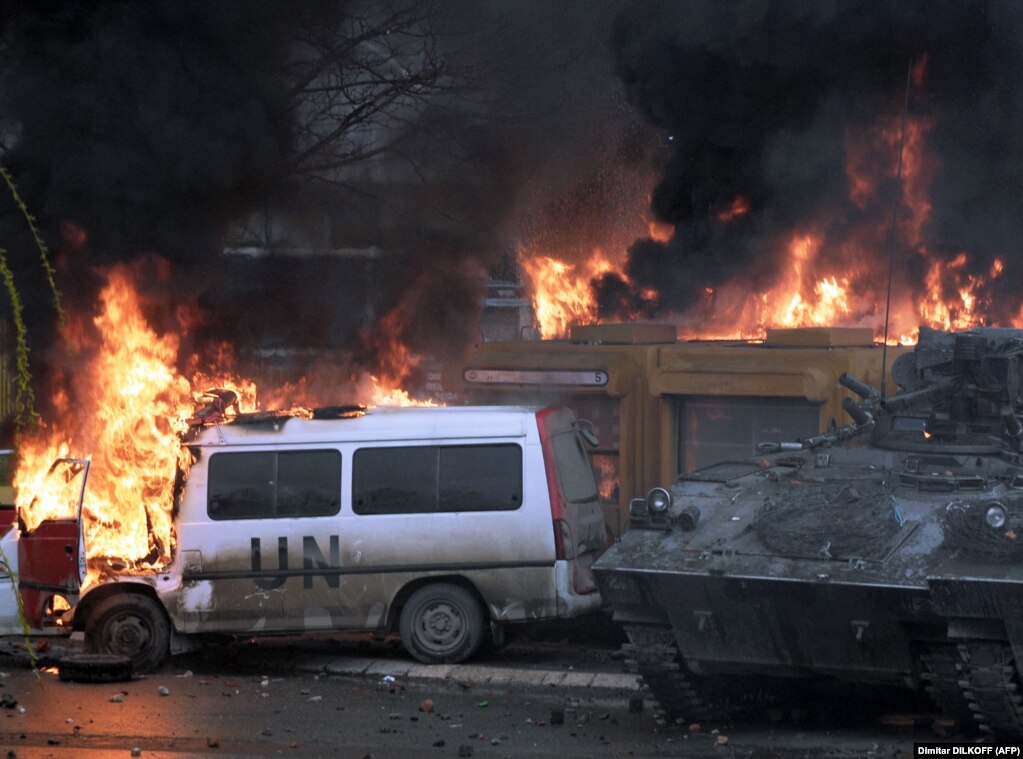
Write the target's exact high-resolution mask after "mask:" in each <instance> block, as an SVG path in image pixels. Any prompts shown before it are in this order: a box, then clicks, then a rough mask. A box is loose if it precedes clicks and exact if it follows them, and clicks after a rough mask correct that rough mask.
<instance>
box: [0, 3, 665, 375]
mask: <svg viewBox="0 0 1023 759" xmlns="http://www.w3.org/2000/svg"><path fill="white" fill-rule="evenodd" d="M394 1H395V2H397V3H400V2H402V0H394ZM369 5H371V6H372V5H375V6H382V5H383V4H382V3H375V4H374V3H370V4H369ZM412 5H413V7H425V6H424V5H423V4H422V3H413V4H412ZM619 5H620V4H619V3H618V2H617V1H611V0H608V1H607V2H600V3H568V4H561V3H548V2H542V1H541V0H523V1H522V2H516V3H506V2H500V1H498V0H494V1H493V2H483V3H481V2H478V0H447V2H444V3H438V4H437V6H436V7H435V8H434V9H432V10H431V14H432V15H431V16H430V29H431V31H432V32H433V33H434V34H435V35H436V37H435V47H434V49H433V52H434V54H435V55H436V56H437V59H438V60H441V61H443V62H444V65H445V66H449V67H450V69H449V70H450V71H452V72H454V73H455V74H456V75H457V76H453V77H452V78H451V79H450V80H448V83H449V84H450V85H451V86H452V87H453V91H452V92H451V93H450V96H449V97H447V98H446V99H441V100H440V101H438V102H434V103H432V104H427V103H423V104H420V105H421V106H422V107H421V108H417V109H416V110H415V111H414V112H406V113H405V114H403V115H402V119H403V120H404V121H405V122H406V124H407V132H406V133H405V134H404V135H403V142H402V144H401V157H400V160H398V161H397V162H396V165H398V164H400V166H399V170H398V171H392V169H394V166H391V165H387V164H384V165H383V166H384V168H383V169H381V167H380V165H379V164H378V165H375V167H374V168H372V169H368V170H366V171H365V172H364V173H360V172H359V171H358V170H355V171H353V172H352V173H351V175H350V176H348V177H347V182H346V185H347V188H348V189H351V188H355V190H356V192H354V193H348V194H345V192H344V190H343V189H342V190H340V191H339V190H338V189H337V188H331V187H327V186H326V185H324V184H323V183H315V182H313V183H309V182H297V181H294V177H293V176H291V175H289V174H288V166H289V165H288V161H289V158H291V157H293V155H291V154H292V153H293V151H294V147H295V144H296V141H297V139H298V137H297V135H296V128H295V120H294V117H295V113H294V111H293V109H292V105H293V103H292V102H291V100H290V99H289V98H290V97H291V95H292V93H291V90H290V87H291V86H292V84H293V82H291V81H289V80H288V78H287V73H286V72H288V71H289V69H288V67H287V63H288V61H289V54H290V53H291V52H293V49H292V48H290V47H289V46H290V45H291V44H292V42H291V41H292V39H293V36H294V35H293V34H292V32H293V31H294V30H295V24H296V23H299V22H300V21H303V22H308V21H309V19H310V18H313V17H322V18H323V19H325V20H330V21H336V20H337V19H338V18H341V17H343V16H344V14H346V13H349V12H351V11H352V10H353V9H356V8H360V7H363V8H364V7H367V6H366V4H360V3H358V2H352V1H349V2H335V1H334V0H315V1H314V2H303V3H301V4H293V3H280V2H276V1H275V0H245V1H244V2H241V1H238V2H235V1H231V0H222V1H219V2H213V3H210V2H196V1H194V0H152V1H150V2H136V3H122V2H99V1H96V2H93V1H90V2H75V1H73V0H72V1H68V2H41V3H28V2H14V3H11V4H8V5H6V6H5V7H4V8H3V9H2V10H0V61H2V66H0V78H2V81H0V106H2V108H0V120H2V123H0V150H3V153H2V155H0V160H2V161H3V162H4V163H5V164H6V165H8V166H9V167H10V168H11V169H12V171H13V173H14V175H15V178H16V179H17V181H18V183H19V186H20V187H21V190H22V193H23V195H24V196H25V198H26V200H27V202H28V204H29V207H30V208H31V209H32V210H33V212H34V213H35V214H36V216H37V218H38V219H39V221H40V225H41V227H42V228H43V230H44V233H45V234H46V238H47V240H48V241H49V242H50V244H51V246H52V247H53V249H54V252H55V257H56V259H57V266H58V275H59V282H58V284H59V285H60V287H61V289H62V291H63V293H64V295H65V297H66V299H67V300H68V301H69V302H70V303H71V305H72V306H74V305H76V304H78V305H82V304H92V303H93V302H94V301H95V296H96V294H97V291H98V287H99V285H100V284H101V277H100V276H98V275H97V274H96V272H97V270H98V269H100V268H102V267H105V266H109V265H112V264H116V263H133V264H134V263H137V262H140V261H141V262H142V263H141V265H137V266H135V269H134V270H135V271H137V272H148V274H145V275H144V276H143V280H142V282H141V285H142V287H143V288H144V289H146V290H147V291H148V292H147V293H146V294H147V296H148V298H149V301H150V302H151V304H153V305H152V306H151V308H152V309H153V314H152V315H151V316H155V317H159V319H158V327H159V328H161V329H169V328H174V327H175V326H176V325H177V324H178V321H177V319H178V318H179V316H180V314H179V311H178V309H179V307H180V306H182V305H189V304H194V303H197V304H199V306H201V308H202V309H203V312H204V313H205V315H206V316H205V319H204V320H201V321H198V322H196V321H195V320H194V319H193V320H191V321H190V323H191V324H193V341H194V345H189V346H188V349H189V350H192V349H201V348H202V345H203V343H211V344H212V343H217V342H219V341H226V342H228V343H231V344H233V345H234V346H235V347H236V349H237V350H238V351H239V352H241V353H244V352H245V351H249V352H252V353H260V352H262V353H265V352H266V351H274V350H280V349H283V348H286V347H293V348H299V349H303V350H305V349H308V350H311V351H315V350H318V349H325V350H328V351H338V352H339V353H340V352H345V351H347V352H350V353H351V354H352V355H355V356H356V358H357V360H359V361H361V362H363V365H364V366H365V367H366V368H368V369H369V370H371V371H372V370H376V369H378V368H379V367H377V366H374V357H373V354H374V351H375V349H376V348H375V346H376V345H377V343H380V342H386V341H387V340H389V339H390V338H391V337H392V336H393V335H392V333H393V331H394V330H395V329H400V330H404V335H403V337H405V338H407V339H408V340H409V341H410V342H411V343H412V345H411V348H412V349H413V350H424V351H427V350H428V351H431V352H433V351H442V349H443V348H444V347H445V346H444V345H442V344H443V343H447V347H448V348H450V347H451V346H458V345H463V344H464V343H465V342H466V341H467V340H472V339H475V338H477V337H478V334H477V333H476V332H475V331H474V329H475V322H476V317H477V313H478V308H479V296H480V289H479V285H480V284H481V282H482V280H483V279H484V278H485V277H486V274H487V270H488V268H490V269H492V270H497V265H498V264H500V263H501V262H507V260H508V259H509V258H513V257H514V253H515V245H516V242H517V241H518V240H519V239H520V238H521V236H522V230H526V233H527V235H530V236H533V237H536V238H549V239H551V240H552V241H553V243H554V244H560V243H561V242H562V241H561V240H560V239H558V235H559V233H560V230H562V229H563V228H564V226H565V224H564V219H565V217H567V216H572V217H573V218H574V219H578V220H579V222H580V225H584V226H585V227H586V228H587V229H589V230H590V232H589V234H590V240H589V242H590V243H593V242H596V241H597V240H598V239H600V238H603V237H605V236H606V235H605V233H606V232H607V230H608V229H609V228H611V227H613V226H614V224H615V218H616V217H617V216H620V215H621V214H620V211H621V209H622V208H624V207H626V206H628V205H629V204H630V203H631V204H633V205H635V204H636V200H637V199H639V201H640V202H644V201H643V199H642V197H641V193H639V192H637V191H636V188H637V187H641V186H642V185H643V183H644V182H645V181H646V174H644V175H643V179H642V181H638V180H636V179H635V176H638V175H635V176H633V177H630V178H629V179H628V180H627V181H622V180H621V179H620V178H619V177H620V176H621V174H620V173H619V172H618V167H620V166H630V167H635V166H637V165H638V164H641V163H642V162H643V161H644V160H646V159H647V157H648V156H647V153H646V145H647V140H646V138H645V136H644V135H649V134H650V130H648V129H646V128H645V127H643V126H642V125H641V124H640V123H639V121H638V119H637V118H636V116H635V114H634V112H632V111H631V110H630V109H629V107H628V106H627V104H626V103H625V100H624V96H623V90H622V88H621V85H620V84H619V83H618V82H617V81H616V80H615V78H614V75H613V71H612V68H611V60H610V57H609V56H608V53H607V39H608V35H609V33H610V22H611V19H612V16H613V13H614V11H615V10H616V9H617V8H618V7H619ZM322 26H323V27H324V28H326V26H327V24H326V23H324V24H323V25H322ZM307 27H312V28H316V25H315V24H308V23H307ZM410 167H411V168H410ZM625 196H628V199H629V200H628V203H625V202H623V200H622V198H624V197H625ZM629 207H630V209H631V206H629ZM264 208H274V209H279V210H283V211H285V212H287V213H288V214H292V215H293V216H294V217H295V218H299V219H306V220H307V221H308V224H305V226H306V227H308V228H313V227H315V225H316V224H317V223H318V220H319V221H322V218H323V216H322V215H321V216H317V214H318V213H320V212H325V213H328V214H330V215H332V217H333V219H334V221H335V228H334V232H333V233H332V234H331V236H330V239H329V240H326V241H325V242H324V241H320V242H318V243H317V244H319V245H324V244H325V245H326V246H327V247H334V248H363V249H377V250H379V251H382V254H383V255H382V257H381V258H380V259H379V260H374V261H369V259H354V262H352V261H345V260H342V259H338V258H331V257H315V256H313V257H307V258H246V257H241V256H226V257H225V256H224V255H222V250H223V246H224V235H225V230H227V229H229V227H230V225H232V224H233V223H236V222H237V221H239V219H243V218H246V217H247V215H248V214H249V213H250V212H253V211H260V210H262V209H264ZM10 212H11V208H9V207H8V205H7V199H6V198H0V224H3V226H2V227H0V233H2V235H3V243H4V245H5V246H6V247H7V248H9V249H10V251H11V254H12V259H13V260H14V261H15V263H16V264H17V268H18V271H17V272H16V273H17V276H18V281H19V286H20V288H21V289H22V292H23V295H24V296H25V297H24V300H25V301H26V302H27V303H28V304H29V305H30V314H29V316H30V321H31V324H30V327H31V328H32V329H33V330H35V333H34V335H33V340H34V342H35V344H36V345H37V346H38V345H39V344H40V342H41V343H42V345H43V346H45V345H46V344H48V343H52V344H57V343H56V340H55V338H54V337H53V336H52V335H49V336H47V333H46V332H45V331H44V332H42V334H40V330H43V329H44V328H46V327H52V321H53V313H52V309H49V308H48V307H47V306H46V304H48V303H49V296H48V295H47V293H46V289H45V283H44V282H43V281H42V278H41V277H40V275H39V271H38V265H37V260H38V256H37V254H36V252H35V251H34V249H33V247H32V245H31V241H30V240H28V239H26V236H25V235H24V231H23V227H22V225H20V224H19V222H18V220H17V218H16V216H14V217H13V218H12V216H13V215H12V214H11V213H10ZM300 226H302V225H300ZM630 239H631V235H630ZM623 244H624V242H623ZM583 247H585V245H584V246H583ZM151 257H159V259H160V260H161V261H164V262H166V265H163V264H160V263H154V262H153V261H152V260H148V261H147V259H150V258H151ZM506 272H507V267H506V268H505V269H504V270H502V273H506ZM157 306H162V308H157ZM47 337H48V339H46V338H47ZM307 352H308V351H307ZM48 357H49V354H48V352H47V351H46V350H45V348H44V349H43V350H39V349H36V350H35V351H34V353H33V358H34V359H35V360H36V362H37V363H40V364H41V363H43V361H44V359H47V358H48ZM39 368H42V367H37V369H39Z"/></svg>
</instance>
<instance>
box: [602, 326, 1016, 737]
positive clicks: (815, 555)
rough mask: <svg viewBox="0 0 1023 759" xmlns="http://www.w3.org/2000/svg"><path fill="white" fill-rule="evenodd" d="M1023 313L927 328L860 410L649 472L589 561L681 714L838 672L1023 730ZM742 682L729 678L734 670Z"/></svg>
mask: <svg viewBox="0 0 1023 759" xmlns="http://www.w3.org/2000/svg"><path fill="white" fill-rule="evenodd" d="M1021 377H1023V330H1012V329H993V328H984V329H977V330H974V331H970V332H963V333H946V332H939V331H935V330H931V329H927V328H921V330H920V338H919V343H918V345H917V348H916V350H915V351H914V352H913V353H907V354H905V355H903V356H900V357H899V358H898V359H897V360H896V361H895V362H894V364H893V366H892V378H893V380H894V381H895V382H896V384H897V385H898V386H899V387H900V392H899V393H898V394H895V395H892V396H890V397H887V398H886V397H884V396H883V394H882V393H880V392H879V391H877V390H875V389H874V388H871V387H869V386H867V385H865V384H864V383H862V382H859V381H857V380H855V379H854V378H850V377H843V379H842V384H843V385H845V386H846V387H847V388H849V389H850V390H852V391H853V392H854V393H855V394H856V395H857V396H859V397H858V400H856V401H853V399H851V398H850V399H847V402H846V409H847V411H849V413H850V416H851V417H852V423H850V424H849V425H847V426H845V427H839V428H833V429H832V430H830V431H829V432H827V433H824V434H822V435H819V436H816V437H813V438H808V439H805V440H801V441H796V442H794V443H787V444H783V445H780V446H778V445H773V446H771V447H770V449H769V450H763V451H762V452H761V453H762V455H760V456H759V457H755V458H752V459H750V460H747V461H739V462H735V461H728V462H722V463H719V464H716V465H714V466H710V467H708V468H705V469H702V470H699V471H696V472H693V473H690V474H687V475H684V476H682V477H681V478H680V479H679V480H678V481H677V482H676V483H675V484H674V485H672V486H671V487H670V488H655V489H654V490H653V491H651V492H650V494H649V495H648V496H647V498H641V499H636V500H635V501H634V502H633V503H632V507H631V520H630V529H629V530H628V531H627V532H626V533H625V534H624V535H623V537H622V539H621V541H620V542H619V543H618V544H616V545H615V546H614V547H613V548H612V549H611V550H610V551H609V552H608V553H607V554H605V555H604V556H603V557H602V558H601V559H600V560H599V561H598V562H597V564H596V565H595V566H594V571H595V573H596V575H597V578H598V583H599V585H600V591H601V593H602V595H603V597H604V599H605V601H607V602H610V604H611V605H612V606H613V607H614V613H615V618H616V619H617V620H618V621H620V622H621V623H622V624H623V625H624V627H625V630H626V632H627V634H628V637H629V641H630V642H629V644H628V645H627V646H626V656H627V659H628V660H629V661H630V662H631V663H632V664H634V666H635V668H636V669H637V670H638V671H639V673H640V674H641V675H642V676H643V678H644V680H645V682H646V683H647V684H648V685H649V687H650V688H651V690H652V692H653V694H654V695H655V697H656V698H657V699H658V701H659V703H660V705H661V707H662V708H663V709H664V710H665V712H667V714H668V715H669V716H671V717H673V718H684V719H691V720H695V719H705V718H708V717H718V718H720V717H722V716H724V715H725V714H727V712H728V710H729V709H730V708H732V707H734V706H735V705H736V699H735V693H736V691H737V690H742V691H743V692H745V693H749V692H750V691H751V685H750V683H751V681H755V682H756V683H757V686H758V687H759V686H762V685H763V684H764V683H768V684H769V685H770V686H771V687H772V688H773V689H774V690H775V691H776V692H784V690H785V685H784V684H785V683H786V682H789V683H791V682H792V679H793V678H798V679H802V680H807V679H812V680H819V679H832V680H837V681H840V682H848V683H877V684H892V685H905V686H908V687H910V688H913V689H916V690H923V691H926V692H927V693H928V694H929V695H930V696H931V697H932V698H933V700H934V702H935V703H936V704H937V705H938V706H939V707H940V708H941V709H942V710H943V711H944V712H945V713H946V714H947V715H948V716H949V717H951V718H954V719H955V720H956V721H957V724H958V725H959V726H960V727H963V728H966V729H973V728H974V726H976V728H979V729H980V730H981V731H982V732H984V733H987V734H991V735H994V736H995V737H998V738H1019V737H1020V736H1021V735H1023V707H1021V696H1020V694H1019V685H1020V682H1021V680H1020V667H1021V664H1023V592H1021V591H1023V453H1021V448H1023V445H1021V442H1023V423H1021V421H1020V414H1021V406H1023V386H1021V385H1023V379H1021ZM737 686H738V687H737Z"/></svg>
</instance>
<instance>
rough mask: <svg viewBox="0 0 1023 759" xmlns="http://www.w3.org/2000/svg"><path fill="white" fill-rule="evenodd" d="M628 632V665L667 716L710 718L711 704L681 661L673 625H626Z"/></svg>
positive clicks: (690, 719)
mask: <svg viewBox="0 0 1023 759" xmlns="http://www.w3.org/2000/svg"><path fill="white" fill-rule="evenodd" d="M625 632H626V634H627V635H628V636H629V643H626V644H625V645H623V646H622V652H623V653H624V654H625V666H626V669H627V670H628V671H630V672H635V673H636V674H639V675H640V676H641V677H642V679H643V683H644V684H645V685H646V686H647V687H648V688H649V689H650V692H651V693H652V694H653V696H654V698H655V699H657V703H658V705H659V707H660V710H661V712H662V713H663V715H664V717H665V718H666V719H667V720H669V721H674V720H689V721H697V720H703V719H707V718H708V717H709V716H710V708H709V705H708V704H707V703H706V701H704V699H703V697H702V696H701V695H700V693H699V691H698V690H697V688H696V686H695V684H694V683H693V681H692V680H691V679H690V677H689V676H688V674H687V671H686V669H685V666H684V665H683V664H682V662H681V657H680V656H679V652H678V646H677V645H676V643H675V635H674V633H673V632H672V630H671V627H670V626H667V625H665V626H660V625H625ZM716 716H721V715H716Z"/></svg>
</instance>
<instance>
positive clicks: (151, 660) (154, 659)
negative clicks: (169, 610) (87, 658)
mask: <svg viewBox="0 0 1023 759" xmlns="http://www.w3.org/2000/svg"><path fill="white" fill-rule="evenodd" d="M169 644H170V625H169V623H168V622H167V617H166V616H165V615H164V613H163V609H161V608H160V606H159V605H158V604H157V603H156V601H154V600H153V599H151V598H149V597H148V596H143V595H139V594H136V593H121V594H119V595H115V596H111V597H110V598H107V599H105V600H104V601H101V602H100V603H99V605H98V606H97V607H96V608H95V609H93V611H92V613H91V614H90V615H89V619H88V621H87V622H86V623H85V647H86V650H87V651H90V652H93V653H97V654H110V655H113V656H125V657H128V658H129V659H131V662H132V665H133V667H134V669H135V671H136V672H149V671H151V670H153V669H156V668H157V667H158V666H159V665H160V664H161V663H162V662H163V660H164V659H165V658H167V653H168V650H169Z"/></svg>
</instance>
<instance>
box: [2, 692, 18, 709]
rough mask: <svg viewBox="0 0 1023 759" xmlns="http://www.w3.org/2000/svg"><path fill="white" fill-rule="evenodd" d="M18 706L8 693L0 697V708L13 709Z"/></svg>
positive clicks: (16, 700)
mask: <svg viewBox="0 0 1023 759" xmlns="http://www.w3.org/2000/svg"><path fill="white" fill-rule="evenodd" d="M17 705H18V699H16V698H15V697H14V696H12V695H11V694H10V693H4V694H3V695H2V696H0V706H2V707H3V708H4V709H13V708H14V707H16V706H17Z"/></svg>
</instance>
